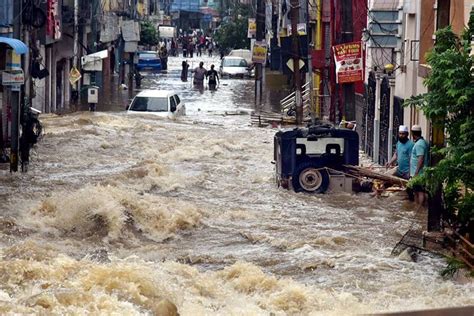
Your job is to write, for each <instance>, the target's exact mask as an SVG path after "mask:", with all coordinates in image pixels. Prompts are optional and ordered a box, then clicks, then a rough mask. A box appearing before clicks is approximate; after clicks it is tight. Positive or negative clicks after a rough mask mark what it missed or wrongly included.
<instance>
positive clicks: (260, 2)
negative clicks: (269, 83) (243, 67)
mask: <svg viewBox="0 0 474 316" xmlns="http://www.w3.org/2000/svg"><path fill="white" fill-rule="evenodd" d="M255 22H256V24H257V25H256V26H257V29H256V34H255V35H256V36H255V38H256V41H257V42H261V41H263V40H264V39H265V3H264V0H257V18H256V19H255ZM262 90H263V65H262V64H261V63H257V64H256V66H255V105H256V108H257V109H260V106H261V105H262V92H263V91H262Z"/></svg>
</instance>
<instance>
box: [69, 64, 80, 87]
mask: <svg viewBox="0 0 474 316" xmlns="http://www.w3.org/2000/svg"><path fill="white" fill-rule="evenodd" d="M79 79H81V73H80V72H79V70H77V68H76V67H72V69H71V71H70V72H69V82H70V83H71V85H72V86H73V85H74V84H75V83H76V82H78V81H79Z"/></svg>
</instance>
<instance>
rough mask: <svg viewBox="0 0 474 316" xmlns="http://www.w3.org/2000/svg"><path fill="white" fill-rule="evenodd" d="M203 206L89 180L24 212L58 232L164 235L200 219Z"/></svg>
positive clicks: (33, 222)
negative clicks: (87, 182) (96, 183)
mask: <svg viewBox="0 0 474 316" xmlns="http://www.w3.org/2000/svg"><path fill="white" fill-rule="evenodd" d="M202 215H203V211H201V210H199V209H198V208H197V207H195V206H194V205H193V204H191V203H188V202H185V201H181V200H178V199H175V198H171V197H160V196H156V195H150V194H146V193H143V194H138V193H135V192H133V191H128V190H125V189H124V188H118V187H113V186H102V185H86V186H84V187H83V188H81V189H79V190H77V191H74V192H57V193H54V194H53V195H52V196H51V197H48V198H46V199H44V200H43V201H41V202H40V204H39V205H38V206H37V207H36V208H35V209H33V210H31V212H29V213H27V214H25V216H24V217H23V222H24V223H25V224H26V225H27V226H29V227H36V229H37V230H41V231H51V229H53V230H54V232H56V233H57V234H59V235H65V234H68V235H72V236H76V237H90V236H93V235H95V236H101V237H103V238H105V240H107V241H117V240H120V239H123V238H129V237H131V236H130V235H131V233H132V231H138V232H139V233H141V234H143V235H144V236H146V237H148V238H150V239H153V240H156V241H160V240H163V239H166V238H169V237H170V236H172V235H173V233H175V232H177V231H178V230H186V229H190V228H192V227H196V226H197V225H199V223H200V220H201V217H202Z"/></svg>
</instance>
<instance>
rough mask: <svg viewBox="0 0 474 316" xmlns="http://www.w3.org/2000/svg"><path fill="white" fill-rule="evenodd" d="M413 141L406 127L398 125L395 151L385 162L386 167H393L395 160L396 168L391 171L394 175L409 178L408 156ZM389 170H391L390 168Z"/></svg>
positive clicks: (409, 155)
mask: <svg viewBox="0 0 474 316" xmlns="http://www.w3.org/2000/svg"><path fill="white" fill-rule="evenodd" d="M412 148H413V142H412V141H411V140H410V139H409V138H408V127H406V126H405V125H400V127H399V128H398V142H397V148H396V151H395V152H394V153H393V157H392V159H390V161H389V162H388V163H387V164H386V167H387V168H390V167H393V166H394V165H395V162H396V164H397V168H396V170H395V172H393V175H394V176H397V177H400V178H403V179H406V180H408V179H409V178H410V157H411V150H412ZM390 171H391V170H390Z"/></svg>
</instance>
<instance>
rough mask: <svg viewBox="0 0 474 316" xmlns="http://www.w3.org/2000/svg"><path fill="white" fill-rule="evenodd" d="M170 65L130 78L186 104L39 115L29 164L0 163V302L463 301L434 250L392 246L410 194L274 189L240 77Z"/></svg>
mask: <svg viewBox="0 0 474 316" xmlns="http://www.w3.org/2000/svg"><path fill="white" fill-rule="evenodd" d="M195 60H196V58H195ZM205 61H206V66H207V64H208V63H209V62H211V61H210V60H209V59H205ZM215 62H217V60H215ZM170 64H171V65H170V66H171V70H170V71H169V72H168V74H160V75H150V76H147V78H146V79H144V81H143V86H144V87H154V88H167V89H175V90H177V91H179V93H180V96H181V99H183V100H184V101H185V103H186V106H187V114H188V115H187V117H184V118H180V119H177V120H175V121H172V120H167V119H162V118H158V117H155V116H151V115H146V114H143V115H127V114H126V113H124V112H123V111H119V110H120V109H121V108H122V106H123V105H122V104H118V105H117V106H116V108H113V107H110V108H108V110H115V111H107V112H100V110H101V107H100V106H99V107H98V110H99V112H96V113H89V112H78V113H73V114H68V115H62V116H56V115H43V117H42V121H43V122H44V125H45V128H44V130H45V135H44V138H43V140H42V141H41V143H40V144H39V145H38V146H37V149H36V150H35V152H34V153H33V157H32V161H31V164H30V171H29V172H28V173H27V174H21V173H18V174H10V173H8V172H7V171H4V170H1V171H0V205H1V208H2V212H1V213H0V235H1V239H0V313H1V314H8V313H10V314H13V313H19V314H23V313H30V314H31V313H35V314H37V313H42V314H87V313H91V314H121V315H134V314H160V313H161V314H160V315H165V314H167V313H166V310H167V311H168V312H169V313H168V314H169V315H172V313H171V311H172V310H173V306H176V307H177V310H178V312H179V313H180V315H270V314H274V315H285V314H293V315H296V314H298V315H320V314H324V315H326V314H329V315H346V314H358V313H370V312H382V311H401V310H413V309H422V308H435V307H447V306H465V305H469V304H472V303H473V301H474V285H473V284H472V282H471V283H460V282H456V281H452V280H443V279H442V278H441V277H440V276H439V271H440V270H441V269H442V268H443V267H444V265H445V261H444V260H443V259H441V258H438V257H435V256H431V255H420V256H419V258H418V261H417V262H412V261H411V260H407V259H406V257H405V256H391V251H392V248H393V247H394V246H395V244H396V243H397V242H398V241H399V239H400V238H401V236H402V235H403V234H404V233H405V232H406V230H407V229H408V228H409V227H411V226H412V225H414V226H419V225H420V221H419V216H417V215H416V211H415V208H414V206H413V205H412V204H410V203H407V202H404V201H402V200H401V199H400V198H399V197H392V198H386V199H376V198H372V197H371V196H369V195H365V194H360V195H357V196H355V195H350V194H332V195H330V194H327V195H307V194H296V193H293V192H289V191H285V190H282V189H278V188H276V186H275V184H274V180H273V173H274V168H273V165H272V164H271V161H272V159H273V157H272V155H273V143H272V142H273V135H274V133H275V130H274V129H262V128H256V127H251V126H249V121H250V119H249V115H248V111H249V110H250V109H251V108H252V107H253V82H252V81H250V80H222V81H221V84H220V87H219V89H218V91H215V92H213V91H209V90H204V91H202V92H200V91H197V90H193V88H192V87H191V86H190V84H189V83H182V82H180V81H179V69H178V68H179V65H180V64H181V59H172V60H171V61H170ZM194 66H196V62H195V63H194Z"/></svg>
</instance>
